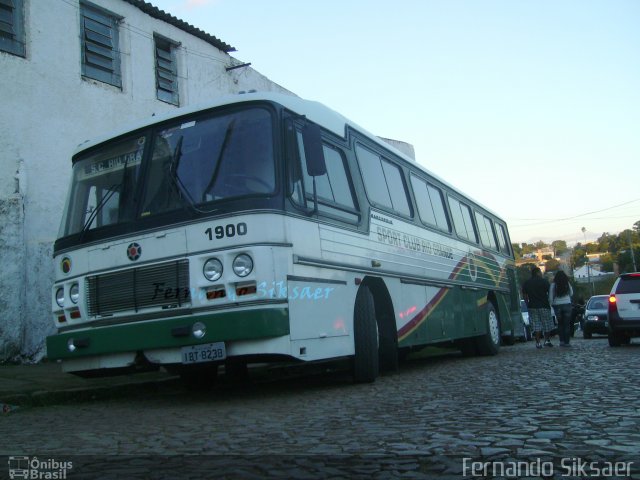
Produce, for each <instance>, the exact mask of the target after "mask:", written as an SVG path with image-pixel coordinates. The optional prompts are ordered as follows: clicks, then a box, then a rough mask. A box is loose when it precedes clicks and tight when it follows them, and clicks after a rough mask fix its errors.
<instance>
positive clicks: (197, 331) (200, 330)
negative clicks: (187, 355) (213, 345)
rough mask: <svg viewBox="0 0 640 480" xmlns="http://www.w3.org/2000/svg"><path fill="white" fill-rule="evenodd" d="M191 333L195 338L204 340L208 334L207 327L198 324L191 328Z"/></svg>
mask: <svg viewBox="0 0 640 480" xmlns="http://www.w3.org/2000/svg"><path fill="white" fill-rule="evenodd" d="M191 333H193V336H194V337H195V338H202V337H204V336H205V335H206V334H207V326H206V325H205V324H204V323H202V322H196V323H194V324H193V326H192V327H191Z"/></svg>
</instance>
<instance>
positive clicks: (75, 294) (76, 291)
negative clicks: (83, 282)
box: [69, 283, 80, 303]
mask: <svg viewBox="0 0 640 480" xmlns="http://www.w3.org/2000/svg"><path fill="white" fill-rule="evenodd" d="M79 298H80V287H79V286H78V284H77V283H74V284H73V285H71V288H70V289H69V299H71V301H72V302H73V303H78V299H79Z"/></svg>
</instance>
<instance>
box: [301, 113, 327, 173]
mask: <svg viewBox="0 0 640 480" xmlns="http://www.w3.org/2000/svg"><path fill="white" fill-rule="evenodd" d="M302 141H303V142H304V156H305V158H306V161H307V173H308V174H309V175H310V176H312V177H320V176H322V175H324V174H325V173H327V165H326V164H325V162H324V151H323V149H322V136H321V133H320V127H319V126H318V125H316V124H314V123H307V124H306V125H305V126H304V127H303V128H302Z"/></svg>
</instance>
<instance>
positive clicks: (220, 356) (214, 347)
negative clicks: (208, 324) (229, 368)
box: [182, 342, 227, 364]
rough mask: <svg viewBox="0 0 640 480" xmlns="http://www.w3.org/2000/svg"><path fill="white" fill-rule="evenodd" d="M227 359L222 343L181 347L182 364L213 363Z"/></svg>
mask: <svg viewBox="0 0 640 480" xmlns="http://www.w3.org/2000/svg"><path fill="white" fill-rule="evenodd" d="M225 358H227V350H226V348H225V346H224V342H217V343H205V344H203V345H192V346H191V347H182V363H185V364H188V363H204V362H215V361H218V360H224V359H225Z"/></svg>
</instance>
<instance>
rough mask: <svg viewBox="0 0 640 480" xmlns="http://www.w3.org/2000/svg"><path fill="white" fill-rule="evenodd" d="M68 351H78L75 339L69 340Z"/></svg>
mask: <svg viewBox="0 0 640 480" xmlns="http://www.w3.org/2000/svg"><path fill="white" fill-rule="evenodd" d="M67 349H68V350H69V351H70V352H75V351H76V346H75V344H74V341H73V338H70V339H69V340H67Z"/></svg>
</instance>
